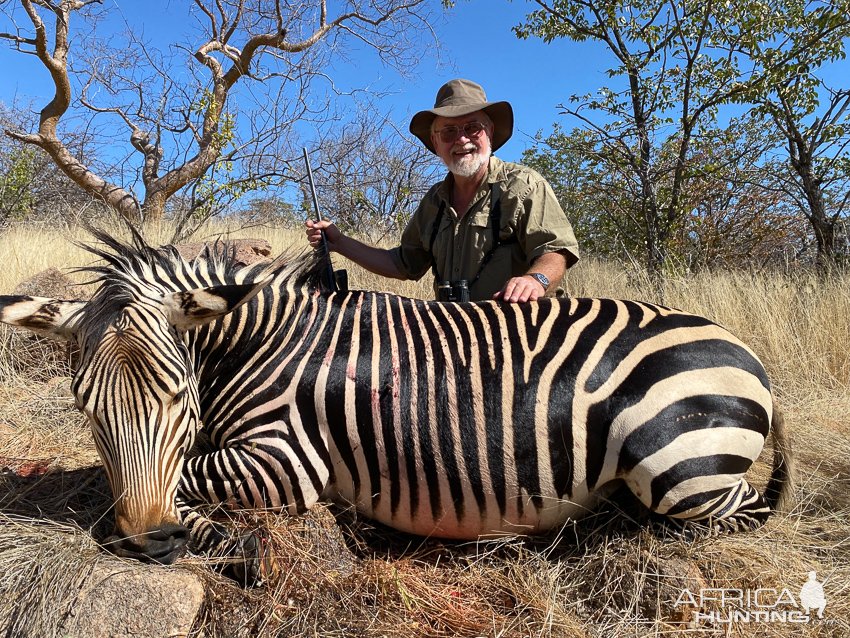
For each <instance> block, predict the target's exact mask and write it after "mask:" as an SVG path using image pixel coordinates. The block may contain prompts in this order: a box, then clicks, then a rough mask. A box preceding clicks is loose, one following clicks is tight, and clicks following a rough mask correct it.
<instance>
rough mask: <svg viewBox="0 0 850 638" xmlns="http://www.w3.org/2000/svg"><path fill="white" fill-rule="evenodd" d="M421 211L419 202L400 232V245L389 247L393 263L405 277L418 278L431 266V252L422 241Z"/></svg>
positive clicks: (423, 235)
mask: <svg viewBox="0 0 850 638" xmlns="http://www.w3.org/2000/svg"><path fill="white" fill-rule="evenodd" d="M422 213H423V211H422V205H421V204H420V206H419V208H417V210H416V212H415V213H414V214H413V216H412V217H411V218H410V221H408V222H407V226H406V227H405V228H404V232H403V233H402V234H401V245H399V246H397V247H395V248H391V249H390V257H391V258H392V260H393V263H394V264H395V265H396V267H397V268H398V269H399V272H401V273H402V274H403V275H404V276H405V277H407V279H420V278H421V277H422V275H424V274H425V273H426V272H428V268H430V267H431V259H432V257H431V252H430V251H429V250H428V249H427V248H426V247H425V243H424V241H423V237H425V236H426V235H425V234H424V233H423V230H424V229H423V228H422V223H423V217H424V215H423V214H422Z"/></svg>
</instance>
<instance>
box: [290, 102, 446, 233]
mask: <svg viewBox="0 0 850 638" xmlns="http://www.w3.org/2000/svg"><path fill="white" fill-rule="evenodd" d="M312 163H314V164H315V166H314V168H315V171H316V181H317V192H318V195H319V199H320V205H321V206H322V209H323V212H324V213H325V214H326V215H328V216H329V217H332V218H333V219H334V220H335V222H336V224H337V225H338V226H340V228H342V229H343V230H344V231H346V232H354V233H356V234H358V235H359V236H361V237H365V238H367V239H368V240H370V241H371V242H375V243H377V242H380V241H381V240H383V239H384V238H386V237H392V238H393V239H397V236H398V235H399V234H400V232H401V230H402V229H403V228H404V226H405V225H406V224H407V221H408V220H409V219H410V216H411V215H412V214H413V211H414V210H415V209H416V206H417V205H418V204H419V201H420V200H421V199H422V197H423V196H424V195H425V193H426V191H427V190H428V188H429V187H430V186H431V185H432V184H433V183H434V182H435V181H436V179H437V176H438V174H439V172H440V171H443V170H444V169H445V167H444V166H443V164H442V163H441V162H440V161H439V160H438V159H437V157H436V156H435V155H434V154H433V153H431V152H430V151H428V150H427V149H426V148H425V147H424V146H422V143H421V142H419V140H416V139H414V138H412V137H411V136H410V135H408V134H407V133H406V132H405V133H402V132H401V131H400V130H399V129H398V128H397V126H396V125H395V124H393V123H392V122H390V121H388V120H386V119H385V118H383V117H381V116H378V115H375V110H374V109H371V108H368V109H363V110H361V111H360V114H359V116H358V117H357V119H356V120H355V121H353V122H350V123H348V124H347V125H346V126H344V127H341V128H339V129H338V130H336V131H335V132H333V133H332V134H331V135H330V136H329V137H328V138H327V139H325V140H324V141H323V142H322V144H321V151H320V153H318V154H316V156H315V158H314V160H312ZM303 183H304V182H302V184H303ZM305 198H306V192H305Z"/></svg>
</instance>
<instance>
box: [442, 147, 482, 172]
mask: <svg viewBox="0 0 850 638" xmlns="http://www.w3.org/2000/svg"><path fill="white" fill-rule="evenodd" d="M489 160H490V153H489V151H488V149H483V148H482V149H479V150H478V152H477V153H473V154H470V155H462V156H461V157H459V158H457V159H455V160H453V161H452V162H451V164H449V165H448V169H449V171H451V172H452V174H454V175H457V176H458V177H472V176H473V175H475V174H476V173H478V171H479V170H481V167H482V166H483V165H484V164H485V163H486V162H488V161H489Z"/></svg>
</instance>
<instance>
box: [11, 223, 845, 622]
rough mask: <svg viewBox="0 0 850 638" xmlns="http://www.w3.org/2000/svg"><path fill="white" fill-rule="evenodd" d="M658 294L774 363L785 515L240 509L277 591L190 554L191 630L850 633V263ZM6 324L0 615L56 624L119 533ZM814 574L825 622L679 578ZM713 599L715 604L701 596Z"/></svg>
mask: <svg viewBox="0 0 850 638" xmlns="http://www.w3.org/2000/svg"><path fill="white" fill-rule="evenodd" d="M225 230H226V229H225ZM16 232H17V231H16ZM221 232H222V231H221V229H211V230H209V231H208V232H207V233H206V234H207V235H209V236H214V235H217V234H220V233H221ZM237 235H238V236H253V237H262V238H266V239H269V241H270V242H271V243H272V245H273V246H274V248H275V249H276V250H283V249H287V248H289V247H290V246H292V245H296V246H300V245H301V244H302V239H301V237H302V236H301V233H300V231H299V230H289V231H286V230H276V229H259V228H257V229H249V230H247V231H245V230H243V231H240V232H238V233H236V232H234V233H233V234H232V236H237ZM33 245H35V246H38V247H39V249H38V250H37V251H34V250H32V248H31V247H32V246H33ZM42 247H46V249H44V250H43V249H42ZM0 254H3V255H12V258H11V259H10V260H7V266H8V267H7V268H6V269H4V271H3V273H2V277H3V279H2V280H0V292H8V291H10V290H11V289H13V288H14V287H15V285H16V284H17V283H18V281H20V280H21V279H23V278H25V277H27V276H29V275H32V274H34V273H35V272H38V271H39V270H40V269H43V268H46V267H48V266H50V265H58V266H59V267H62V268H67V267H72V266H77V265H80V264H83V263H87V261H88V259H89V257H88V256H87V255H85V254H83V253H81V252H79V250H78V249H76V248H74V247H73V246H71V245H70V244H68V243H67V238H66V237H65V236H60V235H59V234H57V236H56V237H54V236H46V234H44V233H40V234H38V235H37V236H35V235H28V234H26V233H25V232H24V231H19V232H17V234H16V233H7V234H4V235H0ZM342 261H343V260H337V263H336V264H335V265H336V267H337V268H341V267H346V268H348V269H349V276H350V279H351V282H352V287H363V288H389V289H392V290H396V291H399V292H403V293H404V294H409V295H412V296H421V297H428V296H429V295H430V285H429V283H428V282H427V281H425V282H422V283H418V284H410V285H409V286H408V287H404V288H402V287H399V286H397V285H396V283H397V282H392V281H387V280H380V279H378V278H376V277H373V276H371V275H369V274H368V273H364V272H363V271H362V270H360V269H359V268H356V267H354V266H351V265H347V264H344V263H342ZM426 279H427V278H426ZM568 283H569V286H568V288H569V289H570V292H571V293H572V294H574V295H594V296H613V297H627V298H642V299H648V300H652V299H651V297H650V295H649V294H648V293H647V291H648V290H650V288H649V287H647V286H645V285H644V283H643V282H642V280H641V278H640V277H639V276H635V275H631V274H629V273H628V272H627V271H626V270H624V269H622V268H617V267H614V266H611V265H606V264H599V263H592V262H589V261H586V262H583V263H582V264H581V266H580V267H579V268H577V269H575V271H573V272H571V273H570V277H569V281H568ZM665 301H666V303H667V304H668V305H672V306H676V307H680V308H684V309H687V310H691V311H694V312H698V313H701V314H705V315H707V316H709V317H711V318H713V319H715V320H717V321H719V322H720V323H722V324H724V325H726V326H728V327H729V328H730V329H732V330H733V331H734V332H735V333H736V334H738V335H739V336H740V337H741V338H742V339H744V341H746V342H747V343H749V344H750V345H751V346H752V347H753V349H754V350H755V351H756V352H757V353H758V354H759V356H760V357H761V358H762V360H763V361H764V362H765V364H766V366H767V368H768V372H769V373H770V375H771V378H772V379H773V382H774V384H775V388H776V392H777V395H778V398H779V400H780V402H781V404H782V406H783V409H784V410H785V412H786V417H787V421H788V424H789V428H790V430H791V432H792V436H793V441H794V449H795V453H796V457H797V460H798V464H799V469H800V475H799V477H798V482H799V488H798V503H797V505H796V507H795V509H794V510H793V511H792V512H789V513H785V514H778V515H776V516H774V517H773V518H772V519H771V520H770V522H769V523H768V525H766V526H765V527H764V528H762V529H760V530H757V531H755V532H752V533H747V534H738V535H732V536H727V537H721V538H714V539H702V540H696V541H690V542H687V541H684V540H681V539H677V538H670V537H665V536H664V535H663V534H658V533H653V532H652V531H651V529H650V526H649V525H647V523H648V521H647V515H646V513H645V512H644V511H642V510H641V509H640V508H639V507H638V506H637V505H636V504H635V502H634V501H633V500H632V499H631V498H629V497H628V496H627V495H618V496H615V497H614V498H613V500H612V501H611V502H609V503H608V504H607V505H606V506H605V507H603V508H602V509H601V510H600V511H599V512H597V513H595V514H594V515H593V516H591V517H589V518H587V519H585V520H583V521H580V522H578V523H577V524H575V525H569V526H567V527H566V528H564V529H563V530H561V531H560V533H559V534H558V535H556V536H552V537H547V538H542V539H525V540H517V539H514V540H508V541H502V542H498V543H473V544H445V545H444V544H440V543H437V542H433V541H422V540H421V539H416V538H412V537H406V536H402V535H399V534H397V533H393V532H391V531H388V530H386V529H384V528H380V527H377V526H374V525H372V524H370V523H368V522H366V521H363V520H358V519H356V518H355V517H353V516H352V515H351V514H350V513H347V512H336V513H335V514H336V518H334V517H332V516H330V514H328V512H327V511H326V510H325V509H324V508H318V509H317V510H316V511H315V512H314V513H312V514H311V515H310V516H309V517H306V518H289V517H285V516H281V515H278V514H274V513H268V512H240V513H237V514H235V515H234V517H235V521H234V522H235V524H238V525H241V526H244V527H246V528H253V529H262V530H264V533H265V534H266V535H267V536H268V538H269V540H270V543H271V547H272V550H273V553H274V556H275V557H276V560H275V563H276V565H277V567H278V570H277V572H276V573H275V574H274V575H273V576H272V577H271V579H270V580H269V582H268V583H267V585H266V586H265V587H263V588H261V589H257V590H249V591H245V590H242V589H239V588H237V587H235V586H233V584H232V583H230V582H229V581H226V580H224V579H223V578H221V577H219V576H217V575H216V574H215V573H213V572H212V571H211V570H210V569H208V567H207V566H206V564H205V563H204V562H203V561H201V560H199V559H194V560H185V561H184V562H183V568H184V569H191V570H193V571H195V572H197V573H198V574H200V575H202V577H203V578H204V579H205V581H206V583H207V591H208V600H207V604H206V605H205V606H204V608H203V611H202V614H201V616H200V617H199V618H198V621H197V623H196V626H195V629H194V631H193V636H198V637H200V636H208V637H221V638H236V637H240V636H245V637H246V638H247V637H249V636H269V637H271V636H391V637H399V638H402V637H413V636H435V637H438V636H439V637H443V636H445V637H450V636H470V637H471V636H500V637H505V638H520V637H527V636H544V637H548V636H553V637H565V638H572V637H575V638H585V637H600V638H601V637H605V638H607V637H610V636H615V637H618V638H619V637H632V636H634V637H649V636H718V637H719V636H737V637H744V638H751V637H762V636H764V637H780V636H781V637H784V636H792V635H793V636H804V637H811V638H827V637H829V638H840V637H841V638H844V637H846V636H848V635H850V623H848V619H850V474H848V461H847V459H848V458H850V424H848V420H847V415H848V414H850V390H848V385H847V381H848V375H849V374H850V349H849V348H848V347H847V344H848V343H850V321H848V317H850V278H846V277H845V278H835V279H833V280H831V281H826V282H820V283H819V282H817V281H816V280H814V279H812V278H810V277H809V276H807V275H799V276H794V277H783V276H779V275H773V274H749V273H716V274H710V275H709V274H705V275H703V274H700V275H697V276H693V277H687V278H684V277H683V278H681V279H673V280H671V281H670V282H669V283H668V286H667V289H666V290H665ZM9 339H10V336H9V331H8V330H5V329H3V330H2V332H0V483H3V484H4V486H3V487H0V628H2V629H5V630H6V633H5V635H13V636H21V637H24V636H32V637H36V636H53V635H56V633H55V632H56V631H57V630H58V629H57V628H58V627H59V626H60V621H61V617H62V616H63V614H65V613H66V612H67V610H69V609H70V608H71V607H72V605H73V601H74V598H75V596H76V594H77V592H78V591H79V587H80V583H81V581H82V578H83V577H84V576H85V574H87V573H88V572H89V570H90V569H91V565H93V564H94V563H95V562H96V561H100V560H105V557H104V555H103V554H102V553H101V552H100V551H99V549H98V547H97V545H96V543H94V541H93V540H92V537H91V535H90V534H89V530H91V531H92V532H93V533H94V535H95V536H98V535H99V534H101V533H104V532H105V531H108V529H107V528H108V526H109V514H108V511H109V502H110V496H109V492H108V487H107V486H106V483H105V481H104V479H103V476H102V473H101V472H100V471H99V470H98V469H97V468H96V466H97V457H96V455H95V453H94V451H93V447H92V443H91V437H90V434H89V433H88V431H87V429H86V427H85V425H84V424H83V422H82V419H81V417H80V416H79V415H78V414H77V413H76V411H75V410H74V408H73V405H72V402H71V398H70V396H69V394H68V390H67V387H68V378H67V377H59V378H56V379H49V377H50V376H51V375H52V374H53V373H54V372H56V373H62V371H61V370H55V371H51V370H47V371H32V374H27V372H26V371H25V370H24V371H22V370H21V366H20V365H16V363H15V361H14V359H15V356H16V353H15V351H14V349H11V348H10V346H9V343H10V342H9ZM63 374H67V373H63ZM768 459H769V451H766V452H765V454H764V455H763V458H762V460H761V461H760V462H759V463H758V464H757V466H756V468H755V470H754V477H755V478H754V483H756V484H757V485H764V483H765V482H766V480H767V475H768V472H769V466H768ZM2 468H5V469H2ZM811 570H815V571H817V572H818V577H819V579H820V580H821V581H825V591H826V597H827V603H828V604H827V607H826V612H825V616H824V620H823V621H818V620H813V621H812V622H810V623H806V624H802V625H796V626H791V625H788V624H783V623H775V622H774V623H744V622H735V623H733V624H731V625H719V626H717V627H713V626H712V625H710V624H708V623H706V622H704V621H698V620H697V618H696V616H695V614H694V610H693V609H692V608H690V607H688V606H686V605H676V604H675V601H676V600H677V598H678V597H679V596H680V595H681V593H682V591H683V589H685V588H687V589H688V590H690V591H693V592H698V590H699V589H700V588H727V589H741V590H751V591H754V590H756V589H758V588H770V589H777V590H782V589H783V588H787V589H788V590H789V591H790V592H791V593H792V594H793V596H795V597H797V596H798V593H799V591H800V587H801V585H802V584H803V583H804V582H805V580H806V576H807V573H808V572H809V571H811ZM719 609H720V607H719V604H718V603H711V602H707V603H706V604H705V605H704V607H703V609H702V611H703V612H708V611H711V610H715V611H718V610H719ZM23 611H26V619H24V615H22V612H23ZM727 611H728V609H727Z"/></svg>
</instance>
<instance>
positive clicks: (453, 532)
mask: <svg viewBox="0 0 850 638" xmlns="http://www.w3.org/2000/svg"><path fill="white" fill-rule="evenodd" d="M339 469H342V468H339ZM342 474H344V472H342ZM337 477H338V479H339V478H340V473H337ZM346 478H348V477H345V478H342V479H341V480H337V482H335V483H334V485H332V486H330V489H329V491H328V493H327V496H328V497H330V498H332V499H333V500H335V501H337V502H339V503H341V504H343V505H345V506H353V507H354V508H355V509H356V511H357V512H358V513H359V514H361V515H363V516H365V517H367V518H370V519H373V520H376V521H378V522H380V523H382V524H384V525H387V526H389V527H392V528H393V529H397V530H399V531H402V532H407V533H410V534H416V535H418V536H428V537H436V538H446V539H456V540H475V539H479V538H495V537H500V536H507V535H523V534H537V533H542V532H546V531H548V530H551V529H553V528H555V527H558V526H560V525H563V524H564V523H565V522H567V521H568V520H571V519H578V518H581V517H583V516H585V515H586V514H587V513H588V512H589V511H590V510H591V509H592V508H593V507H594V505H595V504H596V503H597V502H598V500H599V494H600V493H601V492H593V493H584V494H582V495H577V496H575V497H573V498H570V499H566V498H559V497H557V496H555V495H553V494H548V495H541V497H540V498H539V499H536V498H532V496H531V495H529V494H528V493H526V492H525V491H521V492H520V491H515V490H513V491H510V492H509V493H507V494H506V500H505V504H504V509H502V507H500V505H499V502H498V499H497V498H496V495H495V494H492V493H490V494H485V498H484V501H483V507H482V504H481V502H480V501H479V500H476V499H470V500H469V501H468V502H464V503H463V504H462V506H460V507H458V506H457V504H456V503H455V502H454V501H452V500H450V499H445V501H444V500H443V499H436V500H432V499H430V498H428V495H426V494H419V496H418V498H417V497H416V496H413V497H412V494H411V488H412V485H413V484H412V483H411V482H406V481H405V482H403V483H402V484H400V485H397V486H396V487H395V488H394V487H393V484H392V483H391V482H390V481H387V480H382V481H380V483H379V484H378V486H377V489H375V490H370V491H369V492H365V491H363V490H362V489H361V490H359V491H358V489H357V488H356V486H355V485H354V483H353V482H352V481H350V480H346ZM361 487H362V486H361ZM420 489H421V486H420ZM394 491H395V493H396V494H397V495H398V497H397V498H396V499H393V498H392V494H393V493H394ZM602 492H605V493H607V490H602ZM535 502H536V503H537V505H536V504H535ZM541 503H542V504H541Z"/></svg>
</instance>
